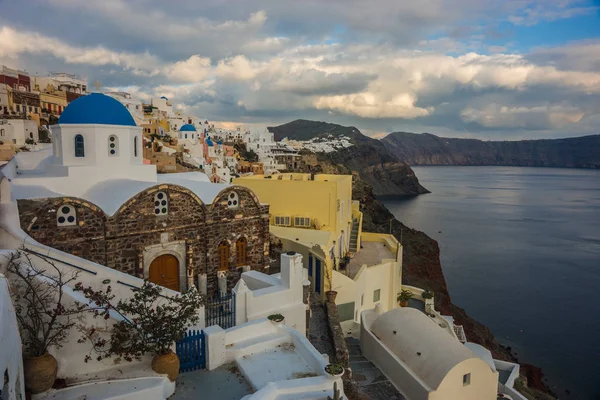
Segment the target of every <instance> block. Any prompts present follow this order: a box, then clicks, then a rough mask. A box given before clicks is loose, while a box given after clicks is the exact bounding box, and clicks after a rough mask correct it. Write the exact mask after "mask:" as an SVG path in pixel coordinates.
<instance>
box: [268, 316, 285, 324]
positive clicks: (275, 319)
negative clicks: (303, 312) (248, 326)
mask: <svg viewBox="0 0 600 400" xmlns="http://www.w3.org/2000/svg"><path fill="white" fill-rule="evenodd" d="M267 318H268V319H269V321H271V322H273V323H274V324H275V325H279V324H281V323H282V322H283V321H284V320H285V317H284V316H283V315H281V314H271V315H269V316H268V317H267Z"/></svg>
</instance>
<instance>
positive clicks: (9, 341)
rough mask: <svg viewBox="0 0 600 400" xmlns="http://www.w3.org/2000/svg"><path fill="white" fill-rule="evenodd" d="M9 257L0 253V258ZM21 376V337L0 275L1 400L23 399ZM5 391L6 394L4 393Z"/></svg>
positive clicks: (2, 276)
mask: <svg viewBox="0 0 600 400" xmlns="http://www.w3.org/2000/svg"><path fill="white" fill-rule="evenodd" d="M8 256H10V254H9V252H6V251H0V257H2V258H4V257H8ZM5 371H6V372H7V373H8V383H7V384H6V385H5V383H4V376H5V375H4V373H5ZM24 383H25V381H24V376H23V356H22V354H21V336H20V335H19V329H18V325H17V317H16V314H15V308H14V306H13V303H12V299H11V298H10V288H9V286H8V280H7V279H6V277H5V276H4V275H3V274H1V273H0V391H3V393H2V399H3V400H17V399H21V398H25V386H24ZM4 390H7V392H4Z"/></svg>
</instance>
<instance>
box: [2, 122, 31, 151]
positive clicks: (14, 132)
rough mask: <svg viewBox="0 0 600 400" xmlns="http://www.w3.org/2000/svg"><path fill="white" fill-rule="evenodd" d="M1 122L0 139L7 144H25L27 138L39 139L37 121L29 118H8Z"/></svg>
mask: <svg viewBox="0 0 600 400" xmlns="http://www.w3.org/2000/svg"><path fill="white" fill-rule="evenodd" d="M1 121H2V123H0V141H2V142H4V143H5V144H14V145H17V146H23V145H24V144H25V140H27V139H33V140H34V141H35V142H36V143H37V142H38V141H39V134H38V127H37V123H36V122H35V121H30V120H27V119H7V120H1Z"/></svg>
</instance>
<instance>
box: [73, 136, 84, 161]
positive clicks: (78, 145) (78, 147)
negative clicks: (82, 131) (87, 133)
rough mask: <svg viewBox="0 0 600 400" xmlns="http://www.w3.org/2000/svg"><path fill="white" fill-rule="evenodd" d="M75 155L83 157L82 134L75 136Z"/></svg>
mask: <svg viewBox="0 0 600 400" xmlns="http://www.w3.org/2000/svg"><path fill="white" fill-rule="evenodd" d="M75 157H85V143H84V139H83V135H77V136H75Z"/></svg>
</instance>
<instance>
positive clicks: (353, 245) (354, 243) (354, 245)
mask: <svg viewBox="0 0 600 400" xmlns="http://www.w3.org/2000/svg"><path fill="white" fill-rule="evenodd" d="M357 250H358V219H356V218H355V219H354V220H352V233H351V234H350V253H356V251H357Z"/></svg>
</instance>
